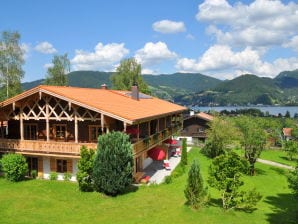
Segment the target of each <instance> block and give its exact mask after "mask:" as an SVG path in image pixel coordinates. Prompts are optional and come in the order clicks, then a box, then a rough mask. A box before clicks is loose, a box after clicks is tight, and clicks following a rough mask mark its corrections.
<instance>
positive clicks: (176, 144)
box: [164, 138, 180, 147]
mask: <svg viewBox="0 0 298 224" xmlns="http://www.w3.org/2000/svg"><path fill="white" fill-rule="evenodd" d="M164 143H166V144H169V145H170V146H177V147H178V146H180V142H178V141H177V140H176V139H171V138H169V139H167V140H165V141H164Z"/></svg>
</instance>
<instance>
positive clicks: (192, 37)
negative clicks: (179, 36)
mask: <svg viewBox="0 0 298 224" xmlns="http://www.w3.org/2000/svg"><path fill="white" fill-rule="evenodd" d="M186 39H189V40H194V39H196V38H195V37H194V36H193V35H191V34H190V33H189V34H187V35H186Z"/></svg>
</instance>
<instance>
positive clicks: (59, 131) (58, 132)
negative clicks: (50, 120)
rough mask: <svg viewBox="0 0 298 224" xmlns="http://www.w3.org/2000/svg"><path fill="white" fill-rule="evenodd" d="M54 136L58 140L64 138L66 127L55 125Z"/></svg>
mask: <svg viewBox="0 0 298 224" xmlns="http://www.w3.org/2000/svg"><path fill="white" fill-rule="evenodd" d="M55 136H56V138H58V139H65V138H66V125H65V124H56V125H55Z"/></svg>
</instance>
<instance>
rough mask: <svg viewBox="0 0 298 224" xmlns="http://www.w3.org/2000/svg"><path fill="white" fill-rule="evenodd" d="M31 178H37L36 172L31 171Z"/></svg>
mask: <svg viewBox="0 0 298 224" xmlns="http://www.w3.org/2000/svg"><path fill="white" fill-rule="evenodd" d="M31 177H32V178H33V179H36V177H37V170H31Z"/></svg>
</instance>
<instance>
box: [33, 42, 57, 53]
mask: <svg viewBox="0 0 298 224" xmlns="http://www.w3.org/2000/svg"><path fill="white" fill-rule="evenodd" d="M34 49H35V50H36V51H38V52H40V53H43V54H54V53H57V52H58V51H57V50H56V49H55V48H54V46H53V45H52V44H51V43H49V42H47V41H44V42H41V43H39V44H37V45H36V46H35V48H34Z"/></svg>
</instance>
